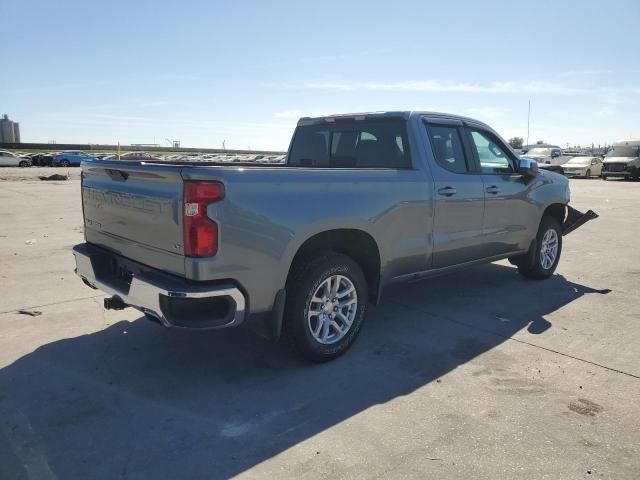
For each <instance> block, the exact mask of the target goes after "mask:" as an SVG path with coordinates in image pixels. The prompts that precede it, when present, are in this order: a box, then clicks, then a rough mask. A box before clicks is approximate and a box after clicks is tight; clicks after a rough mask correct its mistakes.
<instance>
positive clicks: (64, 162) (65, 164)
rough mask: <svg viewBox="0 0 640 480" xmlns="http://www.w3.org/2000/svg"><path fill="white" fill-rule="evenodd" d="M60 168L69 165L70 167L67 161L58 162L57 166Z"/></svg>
mask: <svg viewBox="0 0 640 480" xmlns="http://www.w3.org/2000/svg"><path fill="white" fill-rule="evenodd" d="M58 165H60V166H61V167H68V166H69V165H71V163H69V160H60V163H59V164H58Z"/></svg>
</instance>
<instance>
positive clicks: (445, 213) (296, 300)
mask: <svg viewBox="0 0 640 480" xmlns="http://www.w3.org/2000/svg"><path fill="white" fill-rule="evenodd" d="M568 184H569V182H568V180H567V179H566V178H565V177H563V176H561V175H557V174H555V173H553V172H545V171H538V169H537V163H536V162H535V161H532V160H530V159H526V158H525V159H518V157H517V156H516V155H515V153H513V151H512V150H511V148H510V147H509V146H508V144H507V143H506V142H505V141H504V140H503V139H502V138H501V137H500V136H499V135H498V134H497V133H496V132H495V131H494V130H492V129H491V128H490V127H489V126H487V125H485V124H484V123H482V122H479V121H476V120H472V119H469V118H463V117H457V116H453V115H447V114H435V113H427V112H394V113H391V112H387V113H370V114H357V115H339V116H331V117H320V118H303V119H301V120H300V121H299V122H298V126H297V128H296V130H295V132H294V136H293V140H292V142H291V146H290V149H289V152H288V155H287V161H286V164H285V165H261V164H256V163H255V162H253V163H251V162H244V163H234V164H222V163H221V164H218V165H213V166H202V165H201V164H197V163H196V164H189V163H188V162H186V161H184V160H182V161H181V162H180V163H171V162H167V163H163V164H145V163H144V162H118V161H105V160H98V161H95V162H92V164H91V166H90V167H89V166H85V167H83V171H82V202H83V215H84V226H85V228H84V233H85V240H86V243H83V244H80V245H77V246H75V247H74V250H73V251H74V255H75V259H76V267H77V270H76V272H77V274H78V275H79V276H80V277H81V278H82V279H83V280H84V282H85V283H86V284H88V285H89V286H91V287H93V288H99V289H101V290H103V291H104V292H107V293H108V294H109V295H112V297H111V298H108V299H106V300H105V307H106V308H124V307H127V306H132V307H135V308H137V309H139V310H140V311H141V312H143V313H144V314H145V315H146V316H148V317H149V318H151V319H153V320H155V321H156V322H158V323H160V324H162V325H164V326H167V327H179V328H187V329H212V328H223V327H235V326H237V325H239V324H241V323H243V322H254V323H256V324H265V325H269V328H270V331H271V333H272V335H273V337H274V338H279V337H280V333H281V332H283V333H284V335H285V338H286V339H287V340H289V341H291V342H292V343H293V344H294V345H295V346H296V347H297V349H298V350H299V351H300V352H301V353H302V354H303V355H304V356H306V357H307V358H308V359H311V360H314V361H326V360H331V359H333V358H335V357H337V356H338V355H340V354H342V353H343V352H345V351H346V350H347V349H348V348H349V346H350V345H351V344H352V343H353V341H354V340H355V338H356V337H357V335H358V333H359V332H360V329H361V327H362V325H363V322H364V320H365V314H366V310H367V304H368V303H369V302H373V303H377V302H379V301H380V299H381V297H382V295H383V294H384V291H385V289H386V287H388V286H390V285H392V284H395V283H398V282H403V281H411V280H418V279H423V278H427V277H431V276H435V275H441V274H443V273H448V272H452V271H456V270H460V269H462V268H466V267H469V266H470V265H476V264H479V263H484V262H493V261H496V260H500V259H505V258H508V259H509V260H510V262H511V263H512V264H514V265H517V267H518V271H519V272H520V273H521V274H522V275H523V276H525V277H526V278H530V279H545V278H548V277H550V276H551V275H552V274H553V272H554V271H555V269H556V266H557V265H558V261H559V260H560V254H561V251H562V239H563V235H566V234H568V233H569V232H571V231H573V230H575V229H576V228H577V227H579V226H580V225H582V224H583V223H584V222H586V221H588V220H590V219H592V218H595V217H597V215H595V214H594V213H593V212H591V211H589V212H587V213H586V214H582V213H580V212H578V211H577V210H575V209H573V208H572V207H570V206H569V205H568V203H569V196H570V194H569V186H568ZM513 288H525V287H522V286H519V287H516V286H515V285H514V287H513ZM505 295H509V293H508V289H506V290H505ZM432 301H433V302H437V301H438V299H437V298H433V299H432Z"/></svg>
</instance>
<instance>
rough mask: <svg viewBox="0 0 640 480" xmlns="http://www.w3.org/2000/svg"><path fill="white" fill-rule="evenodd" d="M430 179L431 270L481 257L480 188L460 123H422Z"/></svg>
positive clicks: (482, 207) (441, 121) (437, 120)
mask: <svg viewBox="0 0 640 480" xmlns="http://www.w3.org/2000/svg"><path fill="white" fill-rule="evenodd" d="M425 128H426V129H427V134H428V135H427V137H428V139H429V143H430V151H428V152H427V155H428V156H429V157H431V158H432V161H431V162H430V163H431V165H432V167H431V170H432V173H433V180H434V187H435V189H434V194H435V199H434V200H435V215H434V224H433V267H434V268H444V267H449V266H453V265H457V264H461V263H465V262H469V261H472V260H477V259H479V258H482V256H483V255H482V250H483V240H482V218H483V214H484V185H483V181H482V177H481V176H480V175H478V174H476V173H474V172H473V170H472V165H473V159H472V157H471V152H470V151H469V150H468V148H467V147H466V146H465V143H464V142H463V140H462V136H463V131H462V128H463V125H462V122H460V121H451V120H445V119H434V120H427V122H425Z"/></svg>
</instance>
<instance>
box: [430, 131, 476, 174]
mask: <svg viewBox="0 0 640 480" xmlns="http://www.w3.org/2000/svg"><path fill="white" fill-rule="evenodd" d="M429 132H430V136H431V145H432V146H433V155H434V156H435V158H436V162H437V163H438V165H440V166H441V167H442V168H446V169H447V170H449V171H451V172H454V173H467V172H468V171H469V169H468V168H467V162H466V161H465V157H464V149H463V147H462V139H461V138H460V132H459V131H458V129H457V128H456V127H449V126H444V125H442V126H438V125H430V126H429Z"/></svg>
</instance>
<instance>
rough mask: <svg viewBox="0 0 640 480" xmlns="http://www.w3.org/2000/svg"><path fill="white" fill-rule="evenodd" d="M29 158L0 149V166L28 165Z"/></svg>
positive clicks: (29, 163)
mask: <svg viewBox="0 0 640 480" xmlns="http://www.w3.org/2000/svg"><path fill="white" fill-rule="evenodd" d="M30 166H31V160H29V159H28V158H24V157H19V156H18V155H16V154H15V153H11V152H8V151H7V150H0V167H30Z"/></svg>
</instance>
